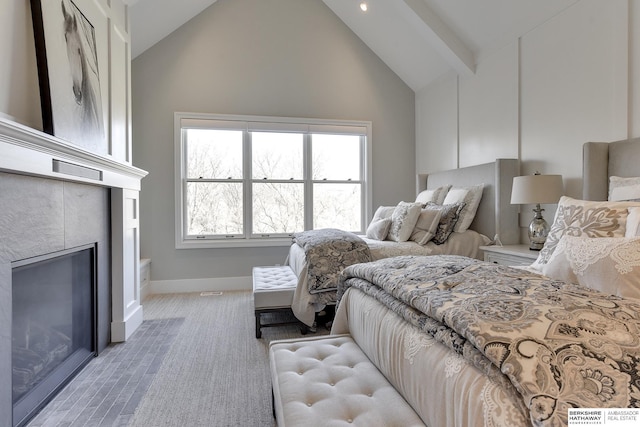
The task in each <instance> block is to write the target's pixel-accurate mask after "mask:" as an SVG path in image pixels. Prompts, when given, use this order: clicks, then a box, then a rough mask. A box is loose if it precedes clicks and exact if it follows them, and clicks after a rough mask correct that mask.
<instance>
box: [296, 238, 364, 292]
mask: <svg viewBox="0 0 640 427" xmlns="http://www.w3.org/2000/svg"><path fill="white" fill-rule="evenodd" d="M293 241H294V242H295V243H297V244H298V245H299V246H300V247H302V249H304V252H305V258H306V261H307V265H308V282H309V293H311V294H317V293H319V292H328V291H335V290H336V289H337V287H338V283H339V282H340V273H341V272H342V270H343V269H344V268H345V267H347V266H349V265H352V264H356V263H359V262H368V261H371V252H370V251H369V246H367V244H366V243H365V242H364V240H362V239H361V238H359V237H358V236H356V235H355V234H353V233H350V232H348V231H342V230H338V229H335V228H322V229H319V230H309V231H303V232H300V233H295V234H294V235H293Z"/></svg>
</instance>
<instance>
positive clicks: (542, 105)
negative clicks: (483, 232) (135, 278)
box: [416, 0, 640, 225]
mask: <svg viewBox="0 0 640 427" xmlns="http://www.w3.org/2000/svg"><path fill="white" fill-rule="evenodd" d="M639 9H640V5H638V4H637V2H634V1H629V0H612V1H607V2H602V1H599V0H582V1H580V2H577V3H576V4H574V5H573V6H571V7H569V8H568V9H566V10H564V11H563V12H562V13H560V14H559V15H557V16H555V17H554V18H552V19H550V20H549V21H547V22H545V23H544V24H542V25H540V26H539V27H537V28H535V29H534V30H532V31H530V32H528V33H526V34H523V35H521V36H520V37H519V38H517V39H515V40H512V41H511V42H510V43H509V44H508V45H507V46H505V47H504V48H502V49H501V50H499V51H497V52H495V53H493V54H492V55H489V56H483V59H482V62H480V63H479V64H477V72H476V75H474V76H472V77H468V78H465V77H457V76H455V75H449V76H447V77H446V78H443V79H441V80H439V81H437V82H435V83H434V84H432V85H430V86H429V87H427V88H426V89H424V90H422V91H420V92H419V93H417V94H416V123H417V126H416V140H417V141H416V154H417V159H416V168H417V170H418V172H425V171H429V170H431V168H432V167H433V166H434V165H440V164H441V165H446V166H447V167H456V166H460V167H462V166H468V165H472V164H480V163H485V162H488V161H492V160H493V159H494V158H498V157H514V158H519V159H520V160H521V161H522V168H521V173H523V174H530V173H533V172H535V171H536V170H539V171H540V172H541V173H553V174H556V173H557V174H562V175H563V177H564V181H565V194H567V195H569V196H572V197H577V198H579V197H581V195H582V193H581V188H582V187H581V186H582V180H581V176H582V144H583V143H584V142H586V141H612V140H618V139H624V138H627V137H637V136H640V117H638V116H639V115H638V111H640V74H639V73H640V42H638V34H639V32H640V11H639ZM456 80H457V84H455V81H456ZM452 104H453V106H454V107H452ZM452 115H453V117H452ZM425 123H426V124H433V123H440V124H442V123H457V128H456V129H448V131H447V132H448V134H449V135H453V134H457V135H458V139H457V141H456V144H457V148H456V150H457V153H456V157H457V159H458V160H457V164H452V163H451V158H452V155H451V153H450V152H448V150H443V149H442V142H441V140H440V139H438V136H439V135H438V133H437V132H434V131H433V130H432V129H426V127H427V125H426V124H425ZM550 210H551V211H553V210H554V207H553V206H551V207H550ZM552 215H553V214H552V213H549V212H547V214H546V216H547V217H552ZM526 219H527V220H526V221H524V225H526V223H528V218H526ZM522 222H523V221H522V220H521V224H522Z"/></svg>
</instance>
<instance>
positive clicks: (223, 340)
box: [130, 292, 328, 427]
mask: <svg viewBox="0 0 640 427" xmlns="http://www.w3.org/2000/svg"><path fill="white" fill-rule="evenodd" d="M143 307H144V314H145V319H161V318H177V317H182V318H184V322H183V324H182V326H181V328H180V330H179V332H178V335H177V336H176V337H175V339H174V341H173V344H172V346H171V348H170V349H169V350H168V352H167V353H166V355H165V357H164V361H163V363H162V365H161V366H160V368H159V370H158V372H157V373H156V374H155V376H154V379H153V382H152V383H151V385H150V386H149V389H148V391H147V392H146V394H145V395H144V397H143V398H142V400H141V402H140V404H139V406H138V409H137V410H136V412H135V415H134V418H133V420H132V422H131V423H130V426H135V427H150V426H153V427H161V426H176V427H178V426H180V427H196V426H208V427H211V426H273V425H274V419H273V415H272V409H271V379H270V374H269V367H268V343H269V342H270V341H271V340H274V339H282V338H295V337H301V336H302V335H300V329H299V328H298V327H296V326H294V325H289V326H280V327H271V328H263V329H262V338H261V339H256V338H255V320H254V319H255V318H254V315H253V296H252V293H251V292H228V293H227V292H225V293H223V294H222V295H219V296H200V294H171V295H157V296H152V297H149V298H148V299H147V300H145V301H144V304H143ZM327 333H328V331H327V330H325V329H323V328H318V332H317V333H316V334H327Z"/></svg>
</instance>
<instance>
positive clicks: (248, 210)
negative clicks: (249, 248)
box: [242, 130, 253, 239]
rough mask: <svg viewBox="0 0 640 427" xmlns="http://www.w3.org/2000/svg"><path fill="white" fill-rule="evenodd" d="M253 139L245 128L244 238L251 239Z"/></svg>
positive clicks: (243, 174) (243, 176) (243, 157)
mask: <svg viewBox="0 0 640 427" xmlns="http://www.w3.org/2000/svg"><path fill="white" fill-rule="evenodd" d="M251 147H252V140H251V132H249V131H247V130H245V131H244V132H243V145H242V148H243V155H242V159H243V162H244V164H243V167H242V170H243V173H242V180H243V182H244V185H243V190H244V192H243V194H244V212H243V218H244V238H245V239H250V238H251V236H252V235H253V181H252V179H251V177H252V176H253V171H252V162H253V151H252V148H251Z"/></svg>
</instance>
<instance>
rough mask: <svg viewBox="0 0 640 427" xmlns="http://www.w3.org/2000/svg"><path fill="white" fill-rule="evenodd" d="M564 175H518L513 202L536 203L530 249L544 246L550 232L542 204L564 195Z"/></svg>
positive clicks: (537, 249)
mask: <svg viewBox="0 0 640 427" xmlns="http://www.w3.org/2000/svg"><path fill="white" fill-rule="evenodd" d="M562 191H563V187H562V175H540V173H539V172H536V173H535V174H534V175H525V176H516V177H514V178H513V187H512V188H511V204H520V205H527V204H535V205H536V207H535V209H534V210H533V212H534V216H533V219H532V220H531V223H530V224H529V230H528V234H529V242H530V244H529V249H531V250H532V251H539V250H540V249H542V247H543V246H544V242H545V241H546V240H547V235H548V234H549V224H547V221H545V220H544V218H543V217H542V211H544V209H541V208H540V204H541V203H543V204H545V203H558V200H560V197H561V196H562Z"/></svg>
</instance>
